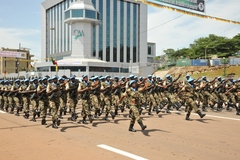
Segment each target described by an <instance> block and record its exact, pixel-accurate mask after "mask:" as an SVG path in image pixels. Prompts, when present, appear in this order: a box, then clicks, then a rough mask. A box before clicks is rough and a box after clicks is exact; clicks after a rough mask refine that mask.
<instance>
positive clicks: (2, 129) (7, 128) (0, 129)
mask: <svg viewBox="0 0 240 160" xmlns="http://www.w3.org/2000/svg"><path fill="white" fill-rule="evenodd" d="M34 126H40V124H34V125H28V126H25V125H23V126H16V127H5V128H0V130H4V129H10V130H12V129H14V128H26V127H34Z"/></svg>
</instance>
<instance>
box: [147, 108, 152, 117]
mask: <svg viewBox="0 0 240 160" xmlns="http://www.w3.org/2000/svg"><path fill="white" fill-rule="evenodd" d="M148 115H149V116H152V112H151V107H150V108H149V109H148Z"/></svg>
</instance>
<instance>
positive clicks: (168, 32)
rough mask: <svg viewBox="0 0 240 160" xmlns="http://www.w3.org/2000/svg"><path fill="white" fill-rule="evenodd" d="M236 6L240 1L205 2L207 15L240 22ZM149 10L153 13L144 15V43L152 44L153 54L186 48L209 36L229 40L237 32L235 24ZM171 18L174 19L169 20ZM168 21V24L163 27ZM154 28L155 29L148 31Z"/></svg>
mask: <svg viewBox="0 0 240 160" xmlns="http://www.w3.org/2000/svg"><path fill="white" fill-rule="evenodd" d="M239 6H240V1H233V0H230V1H224V0H218V1H210V2H209V3H207V15H213V16H216V17H221V18H226V19H231V20H236V21H237V20H238V21H240V15H239V14H238V13H239ZM149 9H154V11H153V12H151V13H150V14H149V15H148V29H149V31H148V41H150V42H155V43H156V46H157V55H160V54H162V53H163V52H162V50H163V49H167V48H173V49H180V48H184V47H188V46H189V44H190V43H192V42H193V41H194V40H196V39H198V38H200V37H206V36H208V35H209V34H216V35H218V36H226V37H229V38H232V37H233V36H235V35H237V34H238V33H240V27H239V25H236V24H231V23H225V22H220V21H215V20H209V19H202V18H198V17H193V16H189V15H183V16H181V15H182V14H180V13H177V12H173V11H170V10H166V9H160V8H152V7H150V8H149ZM179 16H181V17H179ZM176 17H179V18H176ZM174 18H176V19H175V20H173V19H174ZM170 20H172V21H171V22H169V23H167V24H164V23H165V22H168V21H170ZM161 24H164V25H161ZM159 25H161V26H159ZM156 26H159V27H157V28H155V29H152V30H151V28H153V27H156Z"/></svg>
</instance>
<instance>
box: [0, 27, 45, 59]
mask: <svg viewBox="0 0 240 160" xmlns="http://www.w3.org/2000/svg"><path fill="white" fill-rule="evenodd" d="M40 34H41V32H40V31H39V30H34V29H17V28H0V35H1V38H0V47H4V48H12V49H17V48H19V44H20V43H21V47H25V48H30V53H31V54H33V55H35V56H36V57H40V55H41V42H40Z"/></svg>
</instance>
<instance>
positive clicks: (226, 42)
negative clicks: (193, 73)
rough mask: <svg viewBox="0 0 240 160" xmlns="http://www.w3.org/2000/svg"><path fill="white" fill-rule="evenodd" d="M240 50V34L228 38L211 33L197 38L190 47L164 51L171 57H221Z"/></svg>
mask: <svg viewBox="0 0 240 160" xmlns="http://www.w3.org/2000/svg"><path fill="white" fill-rule="evenodd" d="M239 50H240V34H238V35H236V36H234V37H233V38H231V39H230V38H226V37H222V36H216V35H214V34H210V35H209V36H208V37H201V38H199V39H196V40H195V41H194V42H193V43H192V44H190V45H189V48H182V49H179V50H176V51H175V50H174V49H171V48H170V49H167V50H164V53H166V55H167V56H168V57H169V58H170V59H171V58H172V59H179V58H182V57H185V58H191V59H197V58H202V59H203V58H205V56H206V58H210V57H211V55H218V57H219V58H223V57H229V56H232V55H235V53H237V52H239Z"/></svg>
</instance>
